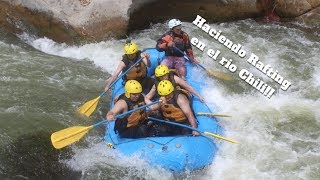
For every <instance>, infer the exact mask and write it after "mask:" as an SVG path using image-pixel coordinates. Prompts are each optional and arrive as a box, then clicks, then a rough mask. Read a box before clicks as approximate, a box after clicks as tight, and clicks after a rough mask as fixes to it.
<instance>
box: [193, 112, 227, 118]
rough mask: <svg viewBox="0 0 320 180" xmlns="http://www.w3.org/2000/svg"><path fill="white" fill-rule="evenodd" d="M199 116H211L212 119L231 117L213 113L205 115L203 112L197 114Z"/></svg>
mask: <svg viewBox="0 0 320 180" xmlns="http://www.w3.org/2000/svg"><path fill="white" fill-rule="evenodd" d="M197 114H198V115H200V116H212V117H232V116H231V115H228V114H213V113H205V112H198V113H197Z"/></svg>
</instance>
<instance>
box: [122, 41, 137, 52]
mask: <svg viewBox="0 0 320 180" xmlns="http://www.w3.org/2000/svg"><path fill="white" fill-rule="evenodd" d="M137 51H138V46H137V45H136V43H132V42H130V43H127V44H126V45H124V53H125V54H134V53H136V52H137Z"/></svg>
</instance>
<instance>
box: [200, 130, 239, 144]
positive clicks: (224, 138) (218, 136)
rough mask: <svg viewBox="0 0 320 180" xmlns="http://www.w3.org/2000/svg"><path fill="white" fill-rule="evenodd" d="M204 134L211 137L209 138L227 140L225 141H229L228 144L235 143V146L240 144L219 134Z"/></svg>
mask: <svg viewBox="0 0 320 180" xmlns="http://www.w3.org/2000/svg"><path fill="white" fill-rule="evenodd" d="M204 134H206V135H209V136H212V137H215V138H218V139H222V140H225V141H228V142H232V143H235V144H240V143H239V142H238V141H236V140H233V139H230V138H226V137H222V136H220V135H217V134H213V133H211V132H207V131H206V132H204Z"/></svg>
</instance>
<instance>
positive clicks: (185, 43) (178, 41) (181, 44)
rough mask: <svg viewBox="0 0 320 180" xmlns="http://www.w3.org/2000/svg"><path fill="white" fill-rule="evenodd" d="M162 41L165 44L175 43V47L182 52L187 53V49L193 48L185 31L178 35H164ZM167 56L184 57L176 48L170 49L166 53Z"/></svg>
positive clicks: (170, 32)
mask: <svg viewBox="0 0 320 180" xmlns="http://www.w3.org/2000/svg"><path fill="white" fill-rule="evenodd" d="M162 40H164V41H165V42H169V41H173V42H174V44H175V46H176V47H177V48H178V49H180V50H181V51H182V52H184V51H186V50H187V49H189V48H191V47H190V43H189V37H188V35H187V33H185V32H184V31H182V32H181V34H176V33H174V32H173V31H169V32H167V33H166V34H164V35H163V37H162ZM165 55H166V56H177V57H183V56H184V55H183V54H181V53H180V52H179V51H177V50H176V49H175V48H168V49H167V50H166V52H165Z"/></svg>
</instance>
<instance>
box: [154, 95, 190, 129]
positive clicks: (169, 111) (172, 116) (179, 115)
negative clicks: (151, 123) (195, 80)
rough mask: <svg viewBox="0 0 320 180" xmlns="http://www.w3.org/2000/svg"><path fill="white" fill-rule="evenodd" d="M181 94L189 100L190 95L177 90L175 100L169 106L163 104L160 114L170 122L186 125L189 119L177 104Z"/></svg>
mask: <svg viewBox="0 0 320 180" xmlns="http://www.w3.org/2000/svg"><path fill="white" fill-rule="evenodd" d="M179 94H183V95H185V96H186V97H187V98H188V99H189V97H188V94H187V93H185V92H184V91H182V90H175V91H174V96H173V98H172V99H171V100H169V101H168V102H167V104H162V105H161V106H160V112H161V114H162V116H163V117H164V118H165V119H167V120H169V121H175V122H179V123H184V122H186V121H187V120H188V118H187V116H186V115H185V114H184V112H183V111H182V110H181V108H180V107H179V105H178V103H177V99H178V95H179Z"/></svg>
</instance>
